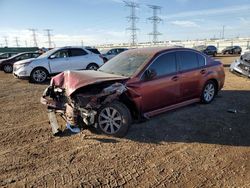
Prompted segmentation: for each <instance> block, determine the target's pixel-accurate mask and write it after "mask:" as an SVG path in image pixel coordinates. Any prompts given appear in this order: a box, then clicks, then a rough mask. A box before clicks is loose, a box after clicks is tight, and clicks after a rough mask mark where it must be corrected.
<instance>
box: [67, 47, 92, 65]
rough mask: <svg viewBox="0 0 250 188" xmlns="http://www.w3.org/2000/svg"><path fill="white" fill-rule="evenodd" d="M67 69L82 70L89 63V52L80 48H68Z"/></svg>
mask: <svg viewBox="0 0 250 188" xmlns="http://www.w3.org/2000/svg"><path fill="white" fill-rule="evenodd" d="M69 52H70V53H69V56H70V57H69V69H70V70H82V69H85V68H86V67H87V65H88V64H89V63H90V60H89V54H88V53H87V52H86V51H85V50H84V49H82V48H72V49H70V50H69Z"/></svg>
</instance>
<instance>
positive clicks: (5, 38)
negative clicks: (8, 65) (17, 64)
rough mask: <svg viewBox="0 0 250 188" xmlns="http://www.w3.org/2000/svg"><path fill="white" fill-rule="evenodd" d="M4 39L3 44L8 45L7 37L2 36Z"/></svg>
mask: <svg viewBox="0 0 250 188" xmlns="http://www.w3.org/2000/svg"><path fill="white" fill-rule="evenodd" d="M3 38H4V41H5V46H6V47H8V37H7V36H4V37H3Z"/></svg>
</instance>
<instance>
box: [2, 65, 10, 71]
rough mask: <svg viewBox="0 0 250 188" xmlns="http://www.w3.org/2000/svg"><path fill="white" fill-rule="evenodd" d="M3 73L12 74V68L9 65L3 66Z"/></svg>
mask: <svg viewBox="0 0 250 188" xmlns="http://www.w3.org/2000/svg"><path fill="white" fill-rule="evenodd" d="M4 71H5V72H12V66H11V65H5V66H4Z"/></svg>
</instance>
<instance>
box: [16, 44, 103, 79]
mask: <svg viewBox="0 0 250 188" xmlns="http://www.w3.org/2000/svg"><path fill="white" fill-rule="evenodd" d="M102 64H103V59H102V58H101V57H100V56H99V55H97V54H95V53H92V52H90V51H89V50H87V49H86V48H82V47H62V48H55V49H52V50H50V51H48V52H46V53H44V54H42V55H41V56H40V57H39V58H37V59H35V60H31V61H26V62H18V63H15V65H14V76H16V77H18V78H29V79H30V80H31V81H32V82H36V83H42V82H44V81H45V80H46V79H47V78H48V77H49V76H50V75H54V74H57V73H60V72H63V71H65V70H84V69H91V70H96V69H98V68H99V67H100V66H101V65H102Z"/></svg>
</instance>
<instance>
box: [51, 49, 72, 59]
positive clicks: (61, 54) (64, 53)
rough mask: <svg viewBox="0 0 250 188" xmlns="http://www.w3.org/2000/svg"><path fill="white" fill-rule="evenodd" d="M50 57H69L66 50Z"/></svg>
mask: <svg viewBox="0 0 250 188" xmlns="http://www.w3.org/2000/svg"><path fill="white" fill-rule="evenodd" d="M52 56H54V57H55V58H66V57H69V52H68V50H66V49H65V50H59V51H57V52H56V53H55V54H53V55H52Z"/></svg>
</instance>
